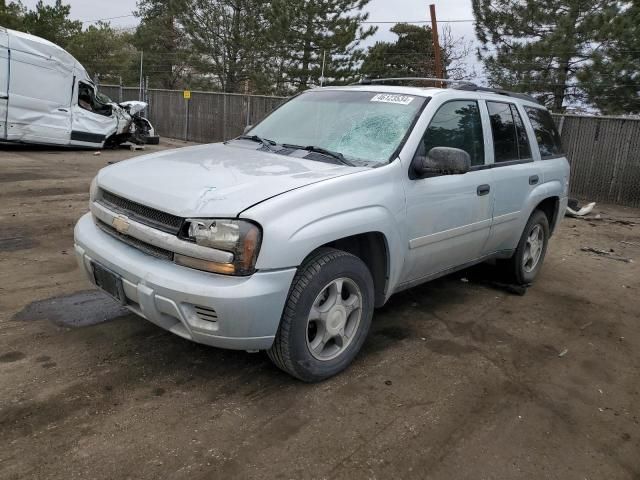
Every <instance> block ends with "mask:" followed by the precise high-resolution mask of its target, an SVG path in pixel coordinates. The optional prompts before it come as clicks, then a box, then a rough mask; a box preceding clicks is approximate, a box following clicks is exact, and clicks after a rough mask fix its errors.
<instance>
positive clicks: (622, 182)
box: [554, 115, 640, 207]
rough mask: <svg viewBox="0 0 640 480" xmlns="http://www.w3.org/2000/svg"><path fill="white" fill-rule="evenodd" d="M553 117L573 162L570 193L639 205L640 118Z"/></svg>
mask: <svg viewBox="0 0 640 480" xmlns="http://www.w3.org/2000/svg"><path fill="white" fill-rule="evenodd" d="M554 117H555V121H556V124H557V125H558V129H559V130H560V135H561V137H562V145H563V146H564V149H565V151H566V152H567V156H568V157H569V161H570V162H571V195H572V196H575V197H578V198H582V199H584V200H589V201H597V202H603V203H613V204H617V205H627V206H630V207H640V119H631V118H623V117H595V116H578V115H554Z"/></svg>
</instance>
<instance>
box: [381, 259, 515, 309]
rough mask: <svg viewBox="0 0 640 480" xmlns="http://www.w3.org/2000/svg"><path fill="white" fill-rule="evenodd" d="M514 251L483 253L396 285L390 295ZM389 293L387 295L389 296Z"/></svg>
mask: <svg viewBox="0 0 640 480" xmlns="http://www.w3.org/2000/svg"><path fill="white" fill-rule="evenodd" d="M514 253H515V250H500V251H499V252H494V253H490V254H489V255H485V256H483V257H480V258H476V259H475V260H471V261H470V262H467V263H463V264H462V265H457V266H455V267H451V268H447V269H446V270H442V271H440V272H437V273H432V274H429V275H427V276H425V277H421V278H417V279H415V280H411V281H410V282H406V283H403V284H401V285H398V286H397V287H396V288H395V289H394V291H393V293H392V294H391V295H393V294H395V293H398V292H402V291H403V290H407V289H409V288H412V287H415V286H417V285H420V284H422V283H426V282H430V281H431V280H435V279H436V278H440V277H444V276H447V275H449V274H450V273H453V272H457V271H459V270H464V269H465V268H469V267H472V266H474V265H477V264H479V263H482V262H486V261H487V260H492V259H499V258H511V256H512V255H513V254H514ZM391 295H389V297H391ZM388 299H389V298H387V300H388Z"/></svg>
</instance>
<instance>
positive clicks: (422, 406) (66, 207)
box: [0, 141, 640, 480]
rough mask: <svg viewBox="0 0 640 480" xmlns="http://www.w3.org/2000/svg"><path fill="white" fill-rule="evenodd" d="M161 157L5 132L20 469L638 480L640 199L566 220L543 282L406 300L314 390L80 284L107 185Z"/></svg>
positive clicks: (12, 465) (1, 193)
mask: <svg viewBox="0 0 640 480" xmlns="http://www.w3.org/2000/svg"><path fill="white" fill-rule="evenodd" d="M183 145H184V143H182V142H166V141H165V142H163V143H162V145H160V146H158V147H148V148H147V152H149V151H155V150H159V149H164V148H173V147H179V146H183ZM143 153H144V152H130V151H128V150H112V151H104V152H102V153H101V155H99V156H96V155H93V152H90V151H68V150H49V149H36V148H33V147H29V148H23V147H7V146H0V478H1V479H26V478H34V479H45V478H57V479H71V478H80V479H87V478H96V479H120V478H122V479H124V478H132V479H156V478H163V477H168V478H179V479H182V478H184V479H186V478H189V479H213V478H220V479H222V478H233V477H236V478H269V479H271V478H293V479H297V478H345V479H347V478H348V479H352V478H380V479H385V478H434V479H466V478H469V479H518V478H535V479H538V478H554V479H555V478H558V479H563V480H570V479H580V480H583V479H590V480H594V479H605V478H606V479H638V478H640V455H638V452H639V451H640V348H638V345H640V210H634V209H628V208H622V207H613V206H605V205H598V206H597V207H596V210H595V211H594V215H592V216H591V218H589V219H586V220H584V219H570V218H567V219H565V220H564V221H563V223H562V226H561V228H560V230H559V232H558V233H557V235H556V236H555V237H554V238H553V239H552V242H551V246H550V252H549V254H548V256H547V259H546V263H545V266H544V268H543V270H542V274H541V276H540V277H539V279H538V281H537V283H536V284H535V285H534V286H533V287H532V288H530V289H529V291H528V292H527V293H526V295H524V296H517V295H513V294H512V293H509V292H507V291H505V290H502V289H500V288H498V287H497V286H496V285H494V284H491V283H490V279H491V278H492V277H493V276H494V275H495V269H492V268H489V267H485V268H477V269H474V270H473V271H466V272H461V273H458V274H454V275H451V276H449V277H447V278H444V279H441V280H437V281H434V282H432V283H430V284H427V285H424V286H421V287H417V288H414V289H412V290H409V291H406V292H403V293H401V294H398V295H396V296H394V297H393V298H392V299H391V301H390V302H389V304H388V305H387V306H385V307H384V308H383V309H381V310H379V311H377V312H376V315H375V317H374V321H373V327H372V332H371V334H370V337H369V339H368V341H367V343H366V344H365V348H364V350H363V352H362V353H361V354H360V356H359V357H358V358H357V360H356V362H355V363H354V365H353V366H352V367H351V368H349V369H348V370H347V371H346V372H345V373H344V374H341V375H339V376H337V377H336V378H333V379H330V380H328V381H326V382H324V383H320V384H316V385H307V384H303V383H300V382H298V381H296V380H294V379H292V378H291V377H290V376H288V375H286V374H284V373H282V372H280V371H279V370H277V369H276V368H275V367H274V366H273V365H272V364H271V363H270V362H269V361H268V359H267V358H266V356H265V355H264V354H249V353H244V352H231V351H223V350H216V349H213V348H208V347H204V346H200V345H196V344H194V343H190V342H188V341H186V340H183V339H181V338H179V337H177V336H175V335H172V334H170V333H167V332H164V331H163V330H161V329H159V328H158V327H156V326H154V325H152V324H151V323H148V322H146V321H145V320H143V319H140V318H138V317H136V316H134V315H132V314H128V313H127V312H124V311H122V310H120V309H119V308H118V307H117V306H115V304H114V303H113V302H112V301H111V300H109V299H107V298H106V297H105V296H104V295H103V294H101V293H100V292H97V291H95V290H92V289H91V286H90V285H89V284H88V283H87V282H86V281H85V280H84V279H83V278H82V277H81V275H80V272H79V270H78V268H77V266H76V263H75V258H74V256H73V225H74V223H75V221H76V220H77V219H78V218H79V217H80V216H81V215H82V214H83V213H84V212H85V211H86V210H87V201H88V189H89V183H90V181H91V178H92V177H93V176H94V175H95V173H96V171H97V170H98V169H99V168H101V167H103V166H105V165H107V164H108V163H111V162H117V161H120V160H123V159H125V158H128V157H131V156H136V155H141V154H143ZM596 214H599V215H600V218H594V217H595V215H596ZM583 248H585V249H588V248H592V249H594V250H591V251H584V250H582V249H583ZM610 250H613V251H612V252H611V251H610ZM598 252H600V253H598ZM626 259H631V260H632V262H629V261H626Z"/></svg>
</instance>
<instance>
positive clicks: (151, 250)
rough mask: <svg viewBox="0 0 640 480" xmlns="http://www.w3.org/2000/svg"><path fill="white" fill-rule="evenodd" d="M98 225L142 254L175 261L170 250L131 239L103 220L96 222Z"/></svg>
mask: <svg viewBox="0 0 640 480" xmlns="http://www.w3.org/2000/svg"><path fill="white" fill-rule="evenodd" d="M96 225H98V228H99V229H100V230H102V231H103V232H105V233H107V234H109V235H111V236H112V237H113V238H117V239H118V240H120V241H121V242H123V243H126V244H127V245H129V246H131V247H133V248H136V249H138V250H140V251H141V252H144V253H146V254H148V255H152V256H154V257H156V258H163V259H165V260H171V261H173V252H170V251H169V250H165V249H164V248H160V247H156V246H155V245H150V244H148V243H146V242H143V241H141V240H138V239H137V238H133V237H130V236H129V235H124V234H122V233H120V232H118V231H117V230H116V229H115V228H113V227H111V226H109V225H107V224H106V223H104V222H103V221H101V220H96Z"/></svg>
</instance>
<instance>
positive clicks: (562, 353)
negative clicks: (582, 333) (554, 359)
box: [558, 348, 569, 358]
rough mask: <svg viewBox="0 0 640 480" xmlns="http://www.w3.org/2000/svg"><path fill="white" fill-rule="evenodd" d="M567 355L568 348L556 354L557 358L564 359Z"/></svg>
mask: <svg viewBox="0 0 640 480" xmlns="http://www.w3.org/2000/svg"><path fill="white" fill-rule="evenodd" d="M567 353H569V349H568V348H564V349H562V351H561V352H560V353H559V354H558V357H560V358H562V357H564V356H565V355H566V354H567Z"/></svg>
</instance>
